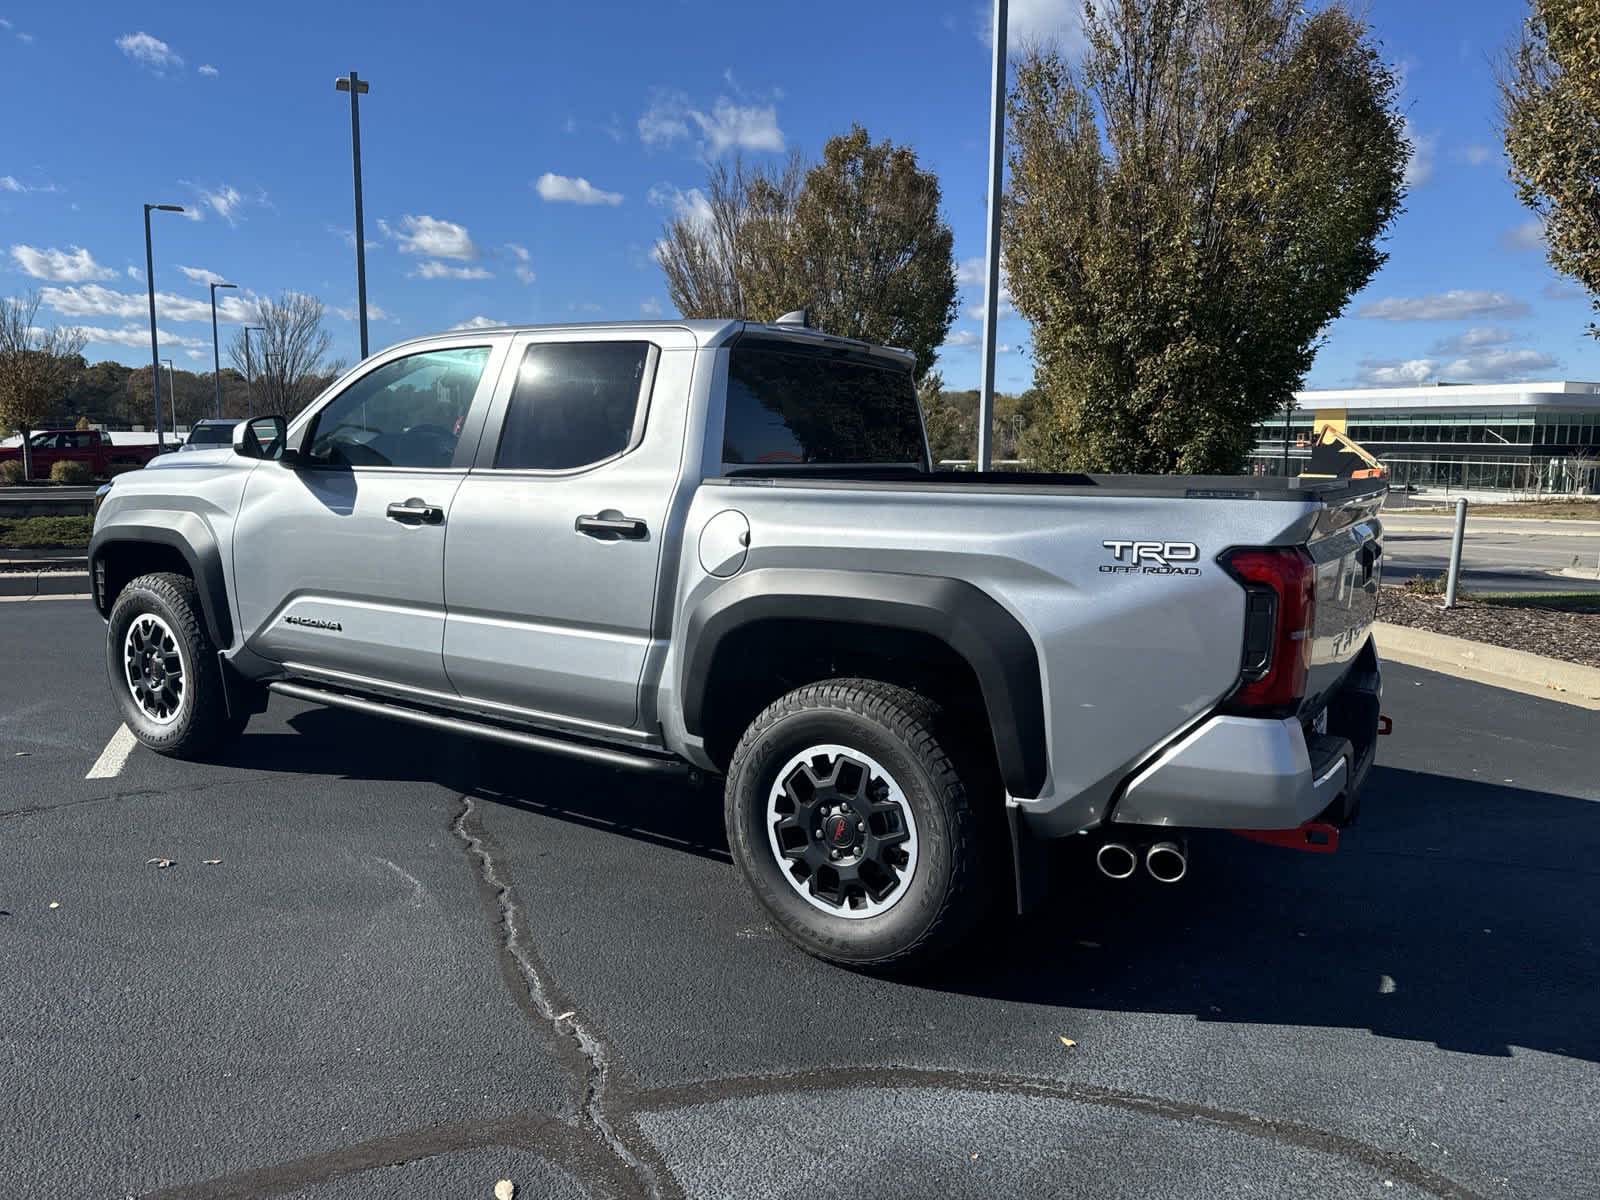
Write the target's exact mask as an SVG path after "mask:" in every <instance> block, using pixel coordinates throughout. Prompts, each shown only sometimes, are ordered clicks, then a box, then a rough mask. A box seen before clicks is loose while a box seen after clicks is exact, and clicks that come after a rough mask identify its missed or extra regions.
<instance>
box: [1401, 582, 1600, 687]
mask: <svg viewBox="0 0 1600 1200" xmlns="http://www.w3.org/2000/svg"><path fill="white" fill-rule="evenodd" d="M1549 603H1550V605H1551V607H1529V606H1528V604H1529V602H1527V601H1523V602H1519V603H1518V604H1515V605H1512V604H1492V603H1485V602H1484V601H1482V600H1476V599H1473V598H1472V597H1470V596H1468V597H1461V596H1457V597H1456V606H1455V607H1454V608H1452V609H1446V608H1444V607H1443V604H1444V600H1443V598H1442V597H1440V596H1418V595H1413V594H1411V593H1408V592H1406V591H1405V590H1404V589H1402V588H1398V587H1386V588H1384V589H1383V593H1382V595H1381V596H1380V597H1379V600H1378V620H1380V621H1389V622H1392V623H1393V624H1395V625H1409V626H1410V627H1411V628H1413V629H1426V630H1428V631H1430V632H1432V633H1447V634H1449V635H1450V636H1451V637H1459V638H1468V639H1469V640H1471V641H1474V642H1488V643H1489V644H1490V645H1492V646H1504V647H1506V648H1507V649H1510V650H1526V651H1528V653H1530V654H1543V655H1545V656H1546V657H1547V658H1559V659H1563V660H1565V661H1566V662H1573V663H1581V664H1582V665H1584V666H1586V667H1600V611H1589V612H1561V611H1558V609H1559V607H1560V606H1561V604H1562V602H1561V601H1559V600H1552V601H1550V602H1549Z"/></svg>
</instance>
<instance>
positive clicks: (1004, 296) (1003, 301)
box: [967, 273, 1017, 321]
mask: <svg viewBox="0 0 1600 1200" xmlns="http://www.w3.org/2000/svg"><path fill="white" fill-rule="evenodd" d="M988 309H989V306H988V305H987V304H974V305H973V306H972V307H971V308H969V309H967V316H969V317H970V318H972V319H973V320H974V321H981V320H983V317H984V313H986V312H987V311H988ZM1000 315H1001V316H1002V317H1014V316H1016V315H1017V306H1016V305H1015V304H1013V303H1012V302H1011V288H1010V287H1008V286H1007V284H1006V277H1005V275H1004V274H1003V273H1002V274H1001V276H1000Z"/></svg>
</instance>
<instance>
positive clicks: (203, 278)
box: [178, 266, 227, 283]
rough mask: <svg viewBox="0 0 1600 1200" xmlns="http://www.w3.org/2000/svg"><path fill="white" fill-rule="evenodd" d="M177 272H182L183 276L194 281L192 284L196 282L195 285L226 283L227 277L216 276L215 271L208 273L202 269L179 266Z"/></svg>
mask: <svg viewBox="0 0 1600 1200" xmlns="http://www.w3.org/2000/svg"><path fill="white" fill-rule="evenodd" d="M178 270H180V271H182V272H183V273H184V274H185V275H187V276H188V277H189V278H190V279H192V280H194V282H196V283H226V282H227V276H225V275H218V274H217V273H216V272H215V271H208V270H206V269H205V268H204V267H185V266H179V267H178Z"/></svg>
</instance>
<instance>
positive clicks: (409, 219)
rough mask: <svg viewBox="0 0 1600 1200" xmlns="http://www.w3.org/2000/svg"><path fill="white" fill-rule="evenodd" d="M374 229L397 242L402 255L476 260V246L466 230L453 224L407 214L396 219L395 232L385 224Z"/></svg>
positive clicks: (463, 226) (379, 223) (425, 215)
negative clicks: (398, 222)
mask: <svg viewBox="0 0 1600 1200" xmlns="http://www.w3.org/2000/svg"><path fill="white" fill-rule="evenodd" d="M378 228H379V229H381V230H383V232H384V234H385V236H387V237H392V238H394V239H395V240H396V241H397V242H399V243H400V252H401V253H402V254H421V255H424V256H426V257H428V258H454V259H461V260H471V259H475V258H477V257H478V247H477V246H475V245H474V244H473V242H472V237H471V235H470V234H468V233H467V227H466V226H465V225H458V224H456V223H455V222H454V221H444V220H441V219H440V218H438V217H430V216H428V215H427V214H426V213H424V214H423V215H421V216H416V217H414V216H411V215H409V214H407V215H406V216H403V217H401V218H400V225H399V228H398V229H396V228H394V227H392V226H391V225H389V223H388V222H387V221H379V222H378Z"/></svg>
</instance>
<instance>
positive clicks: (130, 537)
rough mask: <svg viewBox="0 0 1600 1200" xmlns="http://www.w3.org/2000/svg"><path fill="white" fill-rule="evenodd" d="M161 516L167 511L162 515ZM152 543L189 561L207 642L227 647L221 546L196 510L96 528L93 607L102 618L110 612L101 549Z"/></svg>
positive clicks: (228, 618) (229, 621) (229, 622)
mask: <svg viewBox="0 0 1600 1200" xmlns="http://www.w3.org/2000/svg"><path fill="white" fill-rule="evenodd" d="M163 515H164V516H166V514H163ZM128 542H133V543H146V544H149V543H154V544H155V545H158V546H166V547H168V548H170V549H173V550H176V551H177V552H178V553H179V554H181V555H182V556H183V560H184V562H186V563H188V565H189V573H190V574H191V575H192V576H194V583H195V590H196V591H197V592H199V594H200V609H201V614H200V615H201V616H202V617H203V618H204V620H205V623H206V632H207V633H208V634H210V635H211V642H212V645H214V646H216V647H217V648H218V649H219V650H226V649H227V648H228V647H229V646H231V645H233V618H232V615H231V614H230V612H229V610H228V585H227V581H226V579H225V578H224V575H223V571H222V550H221V548H220V547H219V546H218V545H217V539H216V538H215V537H213V536H212V533H211V530H210V529H209V528H208V527H207V525H206V523H205V522H204V521H203V520H201V519H200V517H199V516H198V515H197V514H195V513H190V512H183V513H174V514H171V515H170V516H167V517H166V523H164V524H159V525H158V524H152V523H148V522H138V521H134V522H123V521H118V522H117V523H116V524H115V525H108V526H107V527H106V528H104V529H100V530H97V531H96V532H95V534H94V536H93V537H92V538H90V539H89V579H90V581H91V583H92V585H93V588H94V606H95V608H96V609H98V610H99V612H100V615H101V616H102V617H105V616H109V615H110V613H111V604H112V601H113V600H115V599H116V597H114V596H107V595H104V594H103V592H104V590H105V589H104V588H103V587H102V586H101V583H100V560H101V559H102V558H103V557H104V556H105V552H106V548H107V547H108V546H112V545H122V544H124V543H128Z"/></svg>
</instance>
